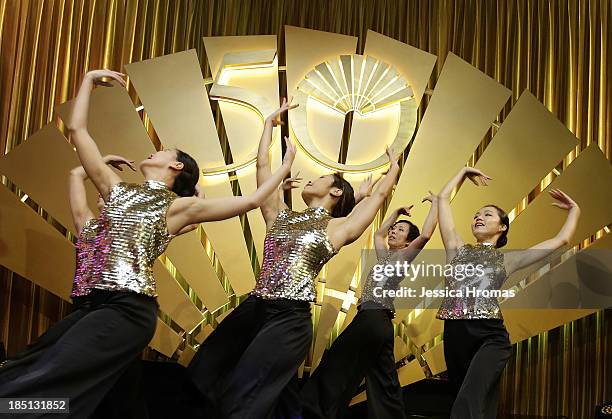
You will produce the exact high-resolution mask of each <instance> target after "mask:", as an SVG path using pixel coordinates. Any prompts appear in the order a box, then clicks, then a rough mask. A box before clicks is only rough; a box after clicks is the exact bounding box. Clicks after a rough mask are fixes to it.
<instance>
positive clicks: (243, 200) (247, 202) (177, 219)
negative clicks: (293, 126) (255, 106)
mask: <svg viewBox="0 0 612 419" xmlns="http://www.w3.org/2000/svg"><path fill="white" fill-rule="evenodd" d="M285 141H286V142H287V149H286V152H285V157H284V159H283V164H282V165H281V167H280V168H279V169H278V170H277V171H276V172H274V173H273V174H272V176H270V177H269V178H268V179H267V180H266V181H265V182H264V183H263V184H262V185H261V186H259V187H258V188H257V190H256V191H255V192H254V193H252V194H250V195H244V196H234V197H227V198H207V199H200V198H197V197H189V198H178V199H176V200H175V201H174V202H173V203H172V205H171V206H170V209H169V211H168V215H167V225H168V232H169V233H170V234H177V232H180V231H181V230H182V229H183V228H184V227H186V226H188V225H190V224H199V223H203V222H206V221H219V220H225V219H227V218H232V217H235V216H237V215H241V214H244V213H245V212H248V211H250V210H253V209H255V208H257V207H259V206H260V205H262V204H263V202H264V201H265V200H266V199H267V198H268V196H269V195H270V194H273V193H276V189H277V187H278V185H279V184H280V183H281V182H282V181H283V179H284V178H285V177H286V176H287V174H288V173H289V172H290V171H291V165H292V164H293V159H294V158H295V153H296V146H295V144H293V143H292V142H291V141H290V140H289V139H288V138H285Z"/></svg>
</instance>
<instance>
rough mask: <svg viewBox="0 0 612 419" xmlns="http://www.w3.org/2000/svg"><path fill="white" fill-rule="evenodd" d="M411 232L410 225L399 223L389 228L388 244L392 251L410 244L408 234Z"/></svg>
mask: <svg viewBox="0 0 612 419" xmlns="http://www.w3.org/2000/svg"><path fill="white" fill-rule="evenodd" d="M409 231H410V224H408V223H403V222H401V221H400V222H397V223H395V224H393V225H392V226H391V228H389V235H388V236H387V244H388V245H389V248H391V249H400V248H402V247H406V246H408V245H409V244H410V241H409V240H408V232H409Z"/></svg>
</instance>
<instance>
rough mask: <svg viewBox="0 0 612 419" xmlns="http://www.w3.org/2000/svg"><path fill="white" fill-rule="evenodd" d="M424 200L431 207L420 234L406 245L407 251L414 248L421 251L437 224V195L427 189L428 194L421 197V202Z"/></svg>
mask: <svg viewBox="0 0 612 419" xmlns="http://www.w3.org/2000/svg"><path fill="white" fill-rule="evenodd" d="M425 201H429V202H430V203H431V207H430V208H429V213H427V217H426V218H425V222H424V223H423V227H421V234H419V236H418V237H417V238H416V239H414V240H413V241H411V242H410V244H409V245H408V247H407V249H408V250H409V251H410V250H416V251H417V253H418V252H419V251H421V249H423V248H424V247H425V245H426V244H427V242H428V241H429V239H431V236H433V233H434V231H435V230H436V225H437V224H438V197H437V196H436V195H434V194H433V193H432V192H431V191H429V195H428V196H426V197H425V198H423V201H422V202H425ZM415 256H416V255H415Z"/></svg>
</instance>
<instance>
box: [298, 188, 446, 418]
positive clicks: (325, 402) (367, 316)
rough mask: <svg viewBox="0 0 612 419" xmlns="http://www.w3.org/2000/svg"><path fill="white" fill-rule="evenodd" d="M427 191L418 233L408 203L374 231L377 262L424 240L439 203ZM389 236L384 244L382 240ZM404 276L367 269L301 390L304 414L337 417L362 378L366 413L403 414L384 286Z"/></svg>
mask: <svg viewBox="0 0 612 419" xmlns="http://www.w3.org/2000/svg"><path fill="white" fill-rule="evenodd" d="M436 199H437V198H436V196H435V195H433V194H431V192H430V195H429V196H428V197H427V198H425V199H424V200H423V202H425V201H426V200H427V201H430V202H431V204H432V205H431V208H430V210H429V214H428V215H427V218H426V219H425V222H424V224H423V231H422V232H421V233H419V229H418V227H417V226H416V225H414V224H413V223H411V222H410V221H408V220H405V219H403V220H399V221H397V219H398V217H399V216H400V215H408V216H409V215H410V209H411V208H412V206H410V207H403V208H398V209H397V210H395V211H393V212H392V213H391V215H390V216H389V217H388V218H387V219H386V220H385V221H384V222H383V223H382V225H381V226H380V228H379V229H378V230H377V231H376V233H375V235H374V246H375V249H376V254H377V257H378V265H383V266H384V265H387V264H389V265H391V264H395V263H396V262H400V263H403V262H408V263H410V262H411V261H412V260H413V259H414V258H415V257H416V256H417V254H418V253H419V252H420V250H421V249H423V247H424V246H425V245H426V244H427V242H428V241H429V238H430V237H431V235H432V234H433V232H434V230H435V228H436V223H437V211H438V205H437V202H436ZM385 236H387V241H388V247H387V245H386V244H385ZM403 279H404V278H403V276H398V275H395V276H390V277H385V278H384V279H382V280H375V279H374V267H372V269H371V270H370V272H369V274H368V276H367V278H366V280H365V284H364V285H363V292H362V294H361V304H359V305H358V307H357V310H358V312H357V315H356V316H355V318H354V319H353V321H352V322H351V323H350V324H349V325H348V326H347V328H346V329H345V330H344V331H343V332H342V333H341V334H340V336H338V339H336V340H335V341H334V343H333V344H332V347H331V348H330V349H329V350H328V351H326V352H325V354H324V355H323V359H322V360H321V363H320V364H319V366H318V367H317V369H316V370H315V371H314V373H313V374H312V375H311V376H310V378H309V379H308V381H307V382H306V384H305V385H304V387H303V388H302V391H301V397H302V406H303V413H304V417H305V418H321V419H323V418H341V417H343V416H344V415H345V414H346V410H347V409H348V407H349V404H350V401H351V399H352V398H353V396H354V395H355V393H356V391H357V389H358V387H359V384H360V383H361V382H362V380H363V379H364V378H365V381H366V392H367V403H368V417H369V418H381V419H385V418H405V417H406V412H405V409H404V402H403V396H402V389H401V387H400V383H399V379H398V376H397V370H396V368H395V357H394V354H393V346H394V344H395V341H394V332H393V324H392V322H391V319H392V318H393V317H394V316H395V306H394V304H393V298H391V297H389V296H388V295H389V294H388V293H387V294H382V291H393V290H396V289H397V288H398V287H399V284H400V282H401V281H402V280H403Z"/></svg>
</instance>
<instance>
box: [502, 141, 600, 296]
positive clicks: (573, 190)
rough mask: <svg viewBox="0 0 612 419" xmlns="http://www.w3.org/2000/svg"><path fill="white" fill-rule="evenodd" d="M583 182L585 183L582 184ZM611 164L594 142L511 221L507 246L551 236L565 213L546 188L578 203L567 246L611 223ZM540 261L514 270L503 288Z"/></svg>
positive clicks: (519, 246) (520, 245) (522, 246)
mask: <svg viewBox="0 0 612 419" xmlns="http://www.w3.org/2000/svg"><path fill="white" fill-rule="evenodd" d="M584 185H588V187H585V186H584ZM610 185H612V166H611V165H610V162H609V161H608V160H607V159H606V158H605V156H604V155H603V153H602V152H601V150H600V149H599V147H598V146H597V144H592V145H590V146H589V147H587V148H586V149H585V150H583V151H582V152H581V153H580V154H579V155H578V157H577V158H576V159H575V160H574V161H572V163H571V164H570V165H569V166H568V167H567V168H566V169H565V170H564V171H563V173H561V175H560V176H558V177H557V178H556V179H555V180H553V181H552V183H551V184H550V185H549V186H548V187H547V188H546V190H545V191H543V192H542V193H541V194H540V195H538V196H537V197H536V198H535V199H534V200H533V202H531V203H530V204H529V206H528V207H527V208H526V209H525V210H524V211H523V212H521V213H520V214H519V215H518V217H517V218H516V219H515V220H514V221H513V222H512V223H511V224H510V232H509V234H508V247H510V248H513V249H526V248H528V247H530V246H533V245H534V244H536V243H538V242H540V241H543V240H546V239H549V238H552V237H554V236H555V235H556V234H557V232H558V231H559V229H560V228H561V226H562V225H563V223H564V222H565V219H566V215H567V212H566V211H562V210H559V209H558V208H555V207H553V206H551V205H550V204H551V202H552V198H550V196H548V193H546V191H548V190H551V189H553V188H558V189H561V190H562V191H564V192H566V193H567V194H568V195H570V196H571V197H572V198H573V199H574V200H575V201H576V202H577V203H578V205H580V209H581V216H580V220H579V222H578V227H577V228H576V233H575V234H574V237H573V238H572V242H571V243H570V246H573V245H575V244H576V243H578V242H580V241H582V240H584V239H585V238H587V237H589V236H590V235H591V234H593V233H595V232H596V231H597V230H599V229H601V228H602V227H604V226H606V225H608V224H610V223H611V222H612V188H610ZM539 266H541V264H536V265H533V266H530V267H528V268H526V269H522V270H521V271H518V272H515V273H514V274H513V275H511V276H510V278H508V280H507V281H506V283H505V284H504V288H509V287H512V286H514V285H515V284H516V283H518V282H519V281H520V280H522V279H524V278H525V276H526V275H528V274H529V273H531V272H533V271H534V270H535V269H537V268H538V267H539Z"/></svg>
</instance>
